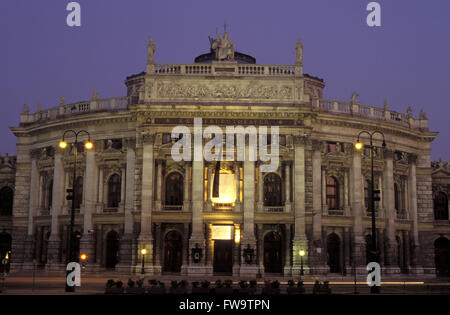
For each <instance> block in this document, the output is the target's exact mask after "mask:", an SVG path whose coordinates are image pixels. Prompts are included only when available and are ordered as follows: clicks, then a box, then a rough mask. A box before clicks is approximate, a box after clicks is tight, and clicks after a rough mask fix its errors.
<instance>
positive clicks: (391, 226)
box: [383, 150, 400, 273]
mask: <svg viewBox="0 0 450 315" xmlns="http://www.w3.org/2000/svg"><path fill="white" fill-rule="evenodd" d="M384 164H385V166H384V170H383V187H384V189H383V190H384V194H383V197H384V209H385V211H386V219H387V222H386V223H387V224H386V239H387V242H386V244H385V255H384V259H385V263H386V267H387V268H385V271H386V272H387V273H398V272H399V271H400V270H399V268H398V262H397V259H396V255H395V249H396V247H397V242H396V240H395V218H396V211H395V199H394V198H395V196H394V160H393V152H392V151H391V150H385V151H384Z"/></svg>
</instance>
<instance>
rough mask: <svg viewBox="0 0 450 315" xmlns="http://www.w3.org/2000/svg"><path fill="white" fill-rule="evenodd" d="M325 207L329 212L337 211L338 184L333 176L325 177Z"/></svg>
mask: <svg viewBox="0 0 450 315" xmlns="http://www.w3.org/2000/svg"><path fill="white" fill-rule="evenodd" d="M327 205H328V209H330V210H338V209H339V183H338V181H337V179H336V178H334V177H333V176H327Z"/></svg>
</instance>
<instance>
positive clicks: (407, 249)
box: [402, 231, 411, 271]
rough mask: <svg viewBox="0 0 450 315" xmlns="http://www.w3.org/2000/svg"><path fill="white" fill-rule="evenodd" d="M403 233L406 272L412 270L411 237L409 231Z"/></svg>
mask: <svg viewBox="0 0 450 315" xmlns="http://www.w3.org/2000/svg"><path fill="white" fill-rule="evenodd" d="M402 233H403V235H402V236H403V248H404V251H405V269H406V271H409V270H410V268H411V267H410V246H411V240H410V237H409V231H402Z"/></svg>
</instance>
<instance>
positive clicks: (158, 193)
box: [155, 160, 163, 211]
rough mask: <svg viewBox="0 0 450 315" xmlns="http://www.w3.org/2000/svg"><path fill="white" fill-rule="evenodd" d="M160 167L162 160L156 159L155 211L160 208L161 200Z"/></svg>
mask: <svg viewBox="0 0 450 315" xmlns="http://www.w3.org/2000/svg"><path fill="white" fill-rule="evenodd" d="M162 167H163V161H162V160H156V202H155V206H156V207H155V210H156V211H161V210H162V201H161V186H162Z"/></svg>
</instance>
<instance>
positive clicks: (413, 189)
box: [408, 154, 423, 274]
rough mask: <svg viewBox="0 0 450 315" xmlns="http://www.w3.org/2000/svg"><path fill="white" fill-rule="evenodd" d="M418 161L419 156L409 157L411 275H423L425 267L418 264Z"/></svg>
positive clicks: (411, 155)
mask: <svg viewBox="0 0 450 315" xmlns="http://www.w3.org/2000/svg"><path fill="white" fill-rule="evenodd" d="M416 160H417V156H416V155H413V154H410V155H409V172H408V193H409V196H408V199H409V212H410V213H409V215H410V220H412V230H411V234H412V237H411V239H412V240H411V253H410V255H411V273H414V274H422V273H423V267H422V266H420V265H419V263H418V256H419V254H420V253H419V248H420V243H419V225H418V217H417V184H416Z"/></svg>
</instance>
